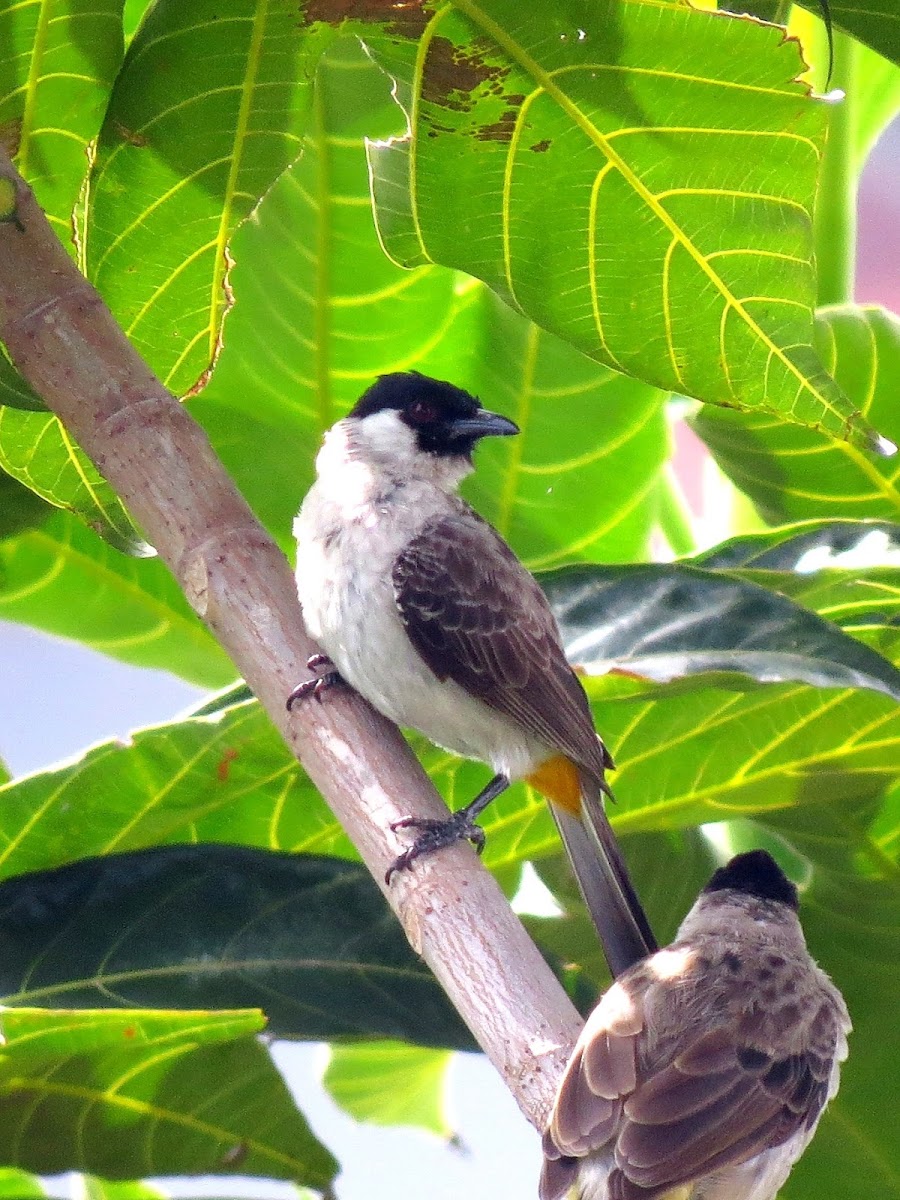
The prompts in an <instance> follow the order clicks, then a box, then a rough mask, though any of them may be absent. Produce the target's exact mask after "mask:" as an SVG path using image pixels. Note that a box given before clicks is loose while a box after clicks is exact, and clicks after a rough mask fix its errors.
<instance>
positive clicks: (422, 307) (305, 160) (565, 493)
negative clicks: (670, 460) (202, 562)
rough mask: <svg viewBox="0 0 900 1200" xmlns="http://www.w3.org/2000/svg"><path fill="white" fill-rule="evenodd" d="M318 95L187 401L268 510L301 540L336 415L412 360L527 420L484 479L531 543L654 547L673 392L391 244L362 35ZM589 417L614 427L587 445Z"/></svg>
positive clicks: (492, 498) (245, 233)
mask: <svg viewBox="0 0 900 1200" xmlns="http://www.w3.org/2000/svg"><path fill="white" fill-rule="evenodd" d="M313 111H314V119H313V124H312V127H311V129H310V131H309V133H308V134H307V136H306V139H305V141H304V154H303V157H302V158H301V159H300V161H299V162H297V163H296V164H294V165H293V166H292V167H291V168H290V169H289V170H288V171H287V172H285V174H284V175H283V176H282V177H281V178H280V179H279V180H278V181H277V182H276V184H275V185H274V186H273V188H272V190H271V191H270V193H269V194H268V195H267V196H266V197H265V198H264V200H263V201H262V203H261V204H260V206H259V208H258V210H257V211H256V213H255V214H254V219H253V220H252V221H250V222H247V223H246V224H245V225H244V226H243V227H242V228H241V229H240V230H238V232H237V234H236V235H235V238H234V240H233V243H232V253H233V256H234V259H235V266H234V269H233V272H232V281H233V284H234V288H235V292H236V296H237V300H236V304H235V308H234V311H233V312H232V313H231V315H230V316H229V318H228V336H227V338H226V344H225V347H224V349H223V351H222V355H221V358H220V360H219V364H218V367H217V368H216V371H215V373H214V375H213V378H212V380H211V381H210V383H209V385H208V386H207V387H206V388H205V389H204V391H203V392H202V393H201V394H200V395H198V396H196V397H195V398H193V399H192V400H191V401H190V405H191V412H192V413H193V415H194V416H196V417H197V418H198V419H199V420H200V421H201V422H202V424H203V425H204V427H205V428H206V429H207V431H208V432H209V433H210V436H211V438H212V440H213V443H214V445H215V446H216V449H217V451H218V452H219V453H220V455H221V456H222V458H223V461H224V462H225V463H226V465H227V466H228V468H229V470H230V471H231V473H232V474H233V476H234V478H235V479H236V480H237V482H238V484H239V486H240V487H241V489H242V491H243V492H244V494H245V495H246V496H247V498H248V499H249V500H250V502H251V504H252V505H253V506H254V508H255V510H256V511H257V513H258V514H259V516H260V517H261V518H262V520H263V521H264V522H265V523H266V524H267V525H268V526H269V528H270V529H271V530H272V531H273V533H274V534H275V536H276V537H278V538H279V539H280V540H281V541H282V543H283V544H287V539H286V534H287V531H288V529H289V527H290V522H291V519H292V517H293V515H294V513H295V512H296V511H297V508H298V506H299V502H300V498H301V496H302V494H303V491H304V490H305V488H306V487H308V485H309V483H310V482H311V479H312V469H313V460H314V457H315V454H316V451H317V449H318V445H319V440H320V438H321V435H322V433H323V431H324V430H325V429H326V428H327V427H328V426H329V425H330V424H331V423H332V422H333V421H334V420H336V419H337V417H339V416H341V415H343V414H344V413H345V412H346V411H347V409H348V408H349V407H350V405H352V404H353V403H354V401H355V400H356V398H357V396H358V395H359V393H360V392H361V391H362V390H363V389H364V388H365V387H367V386H368V385H369V384H370V383H371V382H372V381H373V379H374V378H375V376H376V375H379V374H382V373H385V372H388V371H394V370H406V369H408V368H409V367H410V366H415V367H416V368H417V369H420V370H423V371H425V372H427V373H429V374H432V375H436V376H438V377H441V378H450V379H453V380H454V381H455V382H456V383H458V384H460V385H462V386H464V387H468V388H469V389H471V390H472V391H473V392H475V393H476V394H478V395H480V396H481V397H482V399H483V400H484V403H485V404H488V405H489V406H490V407H494V408H500V409H502V410H503V411H505V412H508V413H509V414H510V415H511V416H514V417H515V418H516V420H517V421H518V422H519V424H520V425H521V427H522V434H521V435H520V437H518V438H516V439H515V440H514V443H513V444H512V445H510V446H505V447H487V446H485V447H484V448H483V449H482V450H480V451H479V463H480V465H479V471H478V473H477V475H476V477H475V479H474V480H473V481H472V484H471V486H470V488H469V494H470V495H472V496H473V497H474V498H475V501H476V503H477V504H478V505H479V507H480V508H481V510H482V511H483V512H485V513H486V515H488V516H489V517H490V518H491V519H493V520H494V521H495V522H496V523H497V524H498V525H499V527H500V528H501V529H502V530H503V532H504V533H506V534H507V535H508V536H509V537H510V539H511V540H512V541H513V543H514V544H515V546H516V548H517V550H518V551H519V553H520V554H522V555H523V556H524V557H525V558H526V559H528V560H529V561H531V562H538V563H546V562H548V561H557V560H558V559H559V558H562V557H565V558H566V559H569V560H571V559H572V558H591V557H598V556H602V557H604V558H606V559H608V560H614V561H615V560H621V559H628V558H634V557H640V556H642V555H643V554H644V553H646V550H647V545H648V541H649V537H650V533H651V530H652V527H653V524H654V521H655V517H656V478H657V470H658V467H659V465H660V463H661V462H662V460H663V458H664V456H665V454H666V451H667V446H668V435H667V430H666V426H665V420H664V414H663V410H662V396H661V394H660V393H658V392H656V391H655V390H654V389H652V388H650V387H647V386H646V385H643V384H640V383H639V382H637V381H636V380H629V379H626V378H624V377H623V376H621V375H618V374H616V373H615V372H613V371H610V370H607V369H606V368H603V367H600V366H598V365H597V364H595V363H592V362H590V361H589V360H587V359H585V358H584V357H583V355H581V354H579V353H578V352H577V351H576V350H574V349H573V348H572V347H571V346H569V345H567V344H565V343H563V342H561V341H560V340H559V339H557V338H555V337H553V336H552V335H551V334H548V333H546V332H543V331H541V330H539V329H538V328H537V326H535V325H533V324H531V323H530V322H529V321H527V320H525V319H524V318H523V317H522V316H521V314H518V313H513V312H512V310H510V309H509V308H507V307H506V305H504V304H502V303H501V302H500V301H498V300H497V299H496V297H494V296H493V295H492V294H491V293H490V292H489V291H488V289H486V288H484V287H483V286H481V285H478V284H475V283H474V282H473V281H471V280H470V281H466V282H465V283H462V281H461V280H460V278H459V277H458V276H457V275H456V274H455V273H454V272H452V271H449V270H446V269H442V268H438V267H424V268H419V269H417V270H415V271H412V272H410V271H403V270H400V269H399V268H398V267H396V266H395V265H394V264H393V263H391V262H390V261H389V260H388V259H387V258H386V257H385V255H384V253H383V251H382V249H381V246H380V245H379V242H378V238H377V235H376V231H375V229H374V227H373V224H372V214H371V208H370V204H369V199H368V189H369V184H368V169H367V166H366V161H365V151H364V146H363V132H364V131H368V132H369V133H372V134H376V135H378V136H387V135H388V134H389V133H391V132H396V131H397V117H398V110H397V107H396V105H395V104H394V103H393V101H392V100H391V98H390V94H389V82H388V80H387V79H386V78H385V76H384V75H383V74H382V73H381V72H380V71H379V70H377V68H375V67H374V66H373V64H372V62H371V61H370V59H369V58H368V57H367V56H366V55H365V54H364V53H363V51H362V49H361V48H360V46H359V44H358V43H357V42H356V41H347V40H345V41H342V42H339V43H338V44H337V45H336V46H335V47H333V48H332V50H330V51H329V53H328V55H327V56H326V57H325V59H324V60H323V62H322V64H321V65H320V68H319V71H318V73H317V76H316V99H315V104H314V110H313ZM288 230H290V231H292V232H291V235H290V237H288V236H287V235H286V231H288ZM286 314H290V315H289V316H287V315H286ZM311 330H314V331H315V336H314V337H313V336H310V331H311ZM592 425H593V426H601V425H602V437H601V436H598V438H597V444H596V445H593V446H591V447H590V448H589V449H588V450H584V449H583V448H582V447H583V445H584V430H585V428H586V427H590V426H592ZM573 446H577V447H579V450H578V452H577V453H573V449H572V448H573ZM260 461H264V462H265V470H264V471H263V470H260V466H259V464H260ZM601 493H602V495H603V498H604V503H603V506H602V511H599V512H598V505H597V503H596V496H597V495H598V494H601Z"/></svg>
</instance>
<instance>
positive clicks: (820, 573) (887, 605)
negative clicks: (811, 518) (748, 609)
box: [695, 521, 900, 663]
mask: <svg viewBox="0 0 900 1200" xmlns="http://www.w3.org/2000/svg"><path fill="white" fill-rule="evenodd" d="M695 561H696V562H698V563H702V564H703V565H704V566H711V567H716V568H719V569H722V570H726V571H729V572H735V573H737V574H739V576H740V577H741V578H742V579H747V580H750V581H752V582H755V583H758V584H761V585H762V586H764V587H767V588H769V589H770V590H772V591H778V592H781V593H783V594H784V595H786V596H789V597H790V598H791V599H792V600H794V601H795V602H796V603H798V604H802V605H804V606H805V607H806V608H809V609H812V610H813V611H814V612H817V613H819V614H820V616H823V617H825V618H827V620H828V621H829V622H831V623H832V624H834V625H836V626H838V628H840V629H842V630H843V631H844V632H845V633H849V634H851V635H852V636H853V637H854V638H857V639H859V640H860V641H862V642H865V643H866V644H867V645H869V646H871V647H872V648H873V649H875V650H877V651H878V653H879V654H880V655H882V656H883V657H884V658H886V659H887V660H888V661H889V662H893V663H900V570H898V565H900V526H897V525H891V524H889V523H887V522H879V521H830V522H827V523H822V522H807V523H805V524H803V525H794V526H788V527H786V528H783V529H776V530H772V531H771V532H770V533H765V534H757V535H753V536H751V537H745V538H736V539H734V540H733V541H730V542H726V543H724V544H723V545H722V546H717V547H716V548H715V550H712V551H710V552H709V553H708V554H706V555H701V556H700V557H699V558H698V559H696V560H695ZM889 563H893V564H895V565H893V566H889V565H880V564H889Z"/></svg>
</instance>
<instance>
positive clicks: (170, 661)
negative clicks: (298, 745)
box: [0, 481, 235, 687]
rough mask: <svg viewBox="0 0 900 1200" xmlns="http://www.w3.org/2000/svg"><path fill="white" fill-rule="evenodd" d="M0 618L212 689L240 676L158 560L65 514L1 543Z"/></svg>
mask: <svg viewBox="0 0 900 1200" xmlns="http://www.w3.org/2000/svg"><path fill="white" fill-rule="evenodd" d="M10 483H12V481H10ZM0 488H2V481H0ZM27 494H28V495H30V493H27ZM35 503H37V501H35ZM42 507H43V506H42ZM0 617H3V618H4V619H5V620H8V621H19V622H21V623H22V624H23V625H31V626H34V627H35V628H37V629H43V630H45V631H46V632H48V633H54V634H59V635H60V636H62V637H69V638H73V639H75V640H76V641H79V642H82V643H84V644H85V645H87V646H90V647H92V648H93V649H94V650H99V651H101V652H102V653H103V654H109V655H110V656H111V657H113V658H118V659H121V660H123V661H124V662H130V663H134V664H135V665H137V666H142V667H158V668H162V669H167V670H170V671H172V672H174V673H175V674H177V675H180V676H181V677H182V678H184V679H188V680H190V681H191V682H193V683H199V684H204V685H206V686H209V687H216V686H221V685H222V684H223V683H225V682H227V681H228V680H229V679H233V678H234V675H235V668H234V666H233V664H232V663H231V661H230V659H229V658H228V657H227V655H226V654H225V653H224V651H222V650H221V648H220V647H219V645H218V643H217V642H216V641H215V639H214V638H213V637H212V636H211V635H210V634H209V633H208V632H207V630H206V629H205V627H204V626H203V625H202V623H201V622H200V620H199V619H198V617H197V615H196V614H195V613H194V612H193V610H192V609H191V607H190V605H189V604H188V603H187V601H186V600H185V598H184V594H183V593H182V591H181V589H180V588H179V587H178V585H177V583H176V582H175V580H174V579H173V578H172V575H171V574H170V573H169V570H168V568H167V567H166V566H165V565H164V564H163V563H162V562H161V561H160V560H159V559H158V558H144V559H136V558H131V557H126V556H125V555H122V554H120V553H119V552H118V551H116V550H114V549H112V547H110V546H109V545H107V544H106V543H105V542H103V541H101V539H100V538H98V537H97V535H96V534H94V533H92V532H91V530H89V529H86V528H85V527H84V526H83V525H82V524H81V522H80V521H78V520H76V519H75V518H74V517H72V516H70V515H69V514H68V513H54V514H53V515H52V516H50V517H49V519H45V520H44V521H43V523H42V524H40V525H39V526H37V527H35V528H31V529H27V530H25V531H23V532H21V533H19V534H18V535H17V536H14V537H9V538H7V539H6V540H4V541H2V542H0Z"/></svg>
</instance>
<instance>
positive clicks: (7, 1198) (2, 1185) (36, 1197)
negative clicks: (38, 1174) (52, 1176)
mask: <svg viewBox="0 0 900 1200" xmlns="http://www.w3.org/2000/svg"><path fill="white" fill-rule="evenodd" d="M46 1195H47V1192H46V1191H44V1189H43V1187H42V1186H41V1183H40V1181H39V1180H37V1179H35V1178H34V1176H33V1175H29V1174H27V1173H26V1172H25V1171H16V1170H15V1169H11V1168H7V1169H2V1168H0V1198H2V1200H44V1197H45V1196H46Z"/></svg>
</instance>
